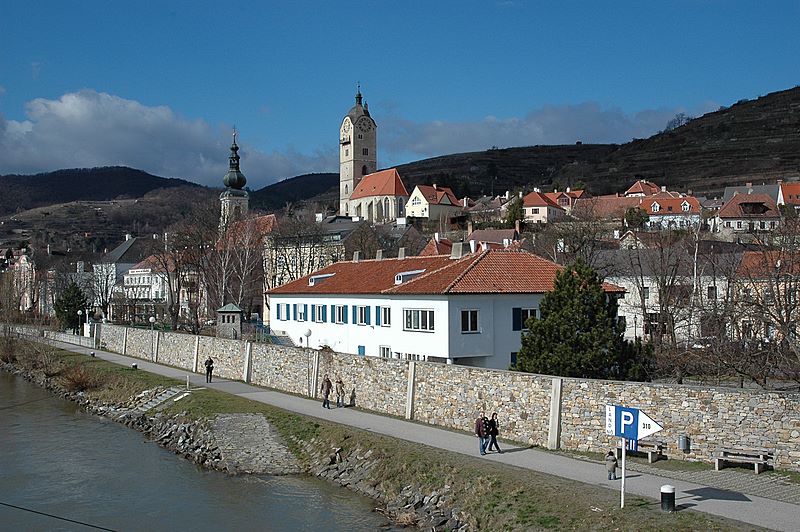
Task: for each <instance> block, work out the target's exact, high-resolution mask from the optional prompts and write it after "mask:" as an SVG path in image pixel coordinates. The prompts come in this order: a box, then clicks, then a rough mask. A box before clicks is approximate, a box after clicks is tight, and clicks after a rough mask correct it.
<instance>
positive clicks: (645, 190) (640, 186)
mask: <svg viewBox="0 0 800 532" xmlns="http://www.w3.org/2000/svg"><path fill="white" fill-rule="evenodd" d="M660 191H661V187H659V186H658V185H656V184H655V183H651V182H650V181H647V180H646V179H640V180H639V181H637V182H636V183H634V184H633V185H631V187H630V188H629V189H628V190H626V191H625V195H626V196H627V195H629V194H644V195H645V196H650V195H652V194H655V193H656V192H660Z"/></svg>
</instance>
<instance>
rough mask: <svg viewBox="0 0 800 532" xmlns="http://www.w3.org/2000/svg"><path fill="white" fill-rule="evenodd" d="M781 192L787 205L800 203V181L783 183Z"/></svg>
mask: <svg viewBox="0 0 800 532" xmlns="http://www.w3.org/2000/svg"><path fill="white" fill-rule="evenodd" d="M781 194H782V195H783V202H784V203H786V204H787V205H800V183H781Z"/></svg>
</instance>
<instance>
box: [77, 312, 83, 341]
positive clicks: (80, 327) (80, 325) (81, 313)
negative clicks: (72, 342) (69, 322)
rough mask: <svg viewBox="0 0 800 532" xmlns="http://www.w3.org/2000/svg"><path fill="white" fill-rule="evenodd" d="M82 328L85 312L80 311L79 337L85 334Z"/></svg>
mask: <svg viewBox="0 0 800 532" xmlns="http://www.w3.org/2000/svg"><path fill="white" fill-rule="evenodd" d="M82 328H83V311H82V310H78V336H81V335H82V333H83V331H81V329H82Z"/></svg>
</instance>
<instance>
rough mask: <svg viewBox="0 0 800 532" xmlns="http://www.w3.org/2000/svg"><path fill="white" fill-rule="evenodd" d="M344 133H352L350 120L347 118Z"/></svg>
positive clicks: (343, 126) (343, 128)
mask: <svg viewBox="0 0 800 532" xmlns="http://www.w3.org/2000/svg"><path fill="white" fill-rule="evenodd" d="M342 133H350V120H345V121H344V124H342Z"/></svg>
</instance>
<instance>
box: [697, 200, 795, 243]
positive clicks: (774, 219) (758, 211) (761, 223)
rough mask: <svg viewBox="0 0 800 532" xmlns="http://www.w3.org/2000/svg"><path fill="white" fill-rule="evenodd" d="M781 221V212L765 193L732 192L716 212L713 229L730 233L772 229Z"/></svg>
mask: <svg viewBox="0 0 800 532" xmlns="http://www.w3.org/2000/svg"><path fill="white" fill-rule="evenodd" d="M780 223H781V213H780V211H778V206H777V204H776V203H775V201H774V200H773V199H772V198H771V197H770V196H768V195H767V194H734V195H733V197H731V198H730V200H729V201H727V202H726V203H725V205H723V206H722V208H721V209H720V210H719V212H718V213H717V216H716V219H715V221H714V225H713V229H714V230H715V231H717V232H720V233H724V234H727V235H732V234H735V233H757V232H763V231H772V230H774V229H775V228H776V227H778V226H779V225H780Z"/></svg>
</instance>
